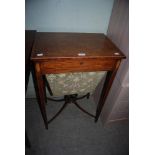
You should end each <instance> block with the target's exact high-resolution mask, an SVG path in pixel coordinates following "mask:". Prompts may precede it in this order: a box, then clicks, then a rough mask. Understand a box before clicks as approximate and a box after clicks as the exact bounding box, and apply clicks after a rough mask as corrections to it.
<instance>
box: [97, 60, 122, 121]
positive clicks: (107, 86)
mask: <svg viewBox="0 0 155 155" xmlns="http://www.w3.org/2000/svg"><path fill="white" fill-rule="evenodd" d="M120 62H121V61H120V60H118V61H117V63H116V65H115V68H114V70H112V71H108V73H107V76H106V80H105V82H104V86H103V88H102V92H101V96H100V99H99V103H98V105H97V109H96V116H95V122H97V121H98V118H99V116H100V114H101V111H102V108H103V105H104V103H105V101H106V98H107V96H108V93H109V91H110V88H111V86H112V83H113V81H114V79H115V75H116V73H117V70H118V68H119V65H120Z"/></svg>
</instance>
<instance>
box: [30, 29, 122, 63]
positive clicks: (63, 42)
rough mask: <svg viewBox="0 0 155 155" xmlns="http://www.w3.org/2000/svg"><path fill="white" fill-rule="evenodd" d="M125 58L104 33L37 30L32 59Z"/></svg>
mask: <svg viewBox="0 0 155 155" xmlns="http://www.w3.org/2000/svg"><path fill="white" fill-rule="evenodd" d="M81 57H82V58H112V59H122V58H125V56H124V54H123V53H122V52H121V51H120V50H119V49H118V48H117V47H116V46H115V45H114V44H113V43H112V42H111V41H110V40H109V39H108V38H107V37H106V36H105V35H104V34H103V33H65V32H37V33H36V38H35V42H34V45H33V49H32V54H31V60H34V61H39V60H49V59H59V58H76V59H77V58H81Z"/></svg>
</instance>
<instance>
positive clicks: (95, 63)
mask: <svg viewBox="0 0 155 155" xmlns="http://www.w3.org/2000/svg"><path fill="white" fill-rule="evenodd" d="M115 64H116V60H100V59H99V60H98V59H88V60H77V59H73V60H66V59H64V60H63V59H58V60H49V61H46V62H41V71H42V74H46V73H66V72H82V71H83V72H86V71H103V70H105V71H109V70H112V69H113V68H114V66H115Z"/></svg>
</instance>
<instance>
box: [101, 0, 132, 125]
mask: <svg viewBox="0 0 155 155" xmlns="http://www.w3.org/2000/svg"><path fill="white" fill-rule="evenodd" d="M107 36H108V37H109V38H110V39H111V40H112V41H113V42H114V43H115V44H116V45H117V47H118V48H119V49H120V50H121V51H122V52H123V53H124V54H125V55H126V57H127V58H126V59H125V60H123V61H122V63H121V65H120V68H119V70H118V73H117V75H116V78H115V80H114V83H113V85H112V88H111V90H110V93H109V95H108V98H107V100H106V103H105V105H104V107H103V110H102V117H101V119H102V121H103V123H106V122H111V121H117V120H124V119H128V117H129V66H128V65H129V0H115V2H114V7H113V11H112V15H111V18H110V22H109V28H108V32H107Z"/></svg>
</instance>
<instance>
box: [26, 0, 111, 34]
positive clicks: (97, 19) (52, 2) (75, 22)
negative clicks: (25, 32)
mask: <svg viewBox="0 0 155 155" xmlns="http://www.w3.org/2000/svg"><path fill="white" fill-rule="evenodd" d="M112 6H113V0H26V3H25V7H26V8H25V10H26V11H25V19H26V29H29V30H32V29H33V30H37V31H49V32H50V31H52V32H99V33H105V34H106V32H107V29H108V24H109V19H110V15H111V10H112Z"/></svg>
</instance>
